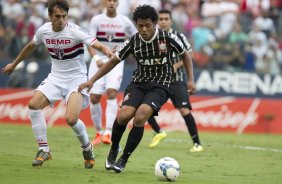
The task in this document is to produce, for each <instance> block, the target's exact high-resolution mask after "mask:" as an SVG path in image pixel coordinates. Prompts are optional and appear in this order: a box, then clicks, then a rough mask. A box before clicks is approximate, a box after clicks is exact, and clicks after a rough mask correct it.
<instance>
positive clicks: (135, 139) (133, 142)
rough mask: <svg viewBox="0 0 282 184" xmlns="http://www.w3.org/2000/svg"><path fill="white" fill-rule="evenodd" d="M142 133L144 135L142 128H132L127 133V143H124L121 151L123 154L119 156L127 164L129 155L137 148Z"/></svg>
mask: <svg viewBox="0 0 282 184" xmlns="http://www.w3.org/2000/svg"><path fill="white" fill-rule="evenodd" d="M143 133H144V127H135V126H133V128H132V129H131V131H130V132H129V135H128V138H127V142H126V145H125V148H124V150H123V154H122V156H121V158H122V159H123V160H124V161H126V162H127V160H128V158H129V157H130V155H131V154H132V153H133V151H134V150H135V148H136V147H137V146H138V144H139V143H140V141H141V140H142V137H143Z"/></svg>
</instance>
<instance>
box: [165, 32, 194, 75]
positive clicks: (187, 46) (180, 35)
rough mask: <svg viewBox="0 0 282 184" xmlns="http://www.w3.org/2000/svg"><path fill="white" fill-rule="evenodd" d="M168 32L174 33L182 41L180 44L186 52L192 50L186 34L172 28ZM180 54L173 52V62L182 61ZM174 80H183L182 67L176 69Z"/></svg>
mask: <svg viewBox="0 0 282 184" xmlns="http://www.w3.org/2000/svg"><path fill="white" fill-rule="evenodd" d="M169 32H170V33H173V34H175V35H176V36H177V37H178V38H179V40H180V41H181V42H182V44H183V45H184V47H185V49H186V50H187V51H188V52H192V47H191V44H190V43H189V42H188V40H187V38H186V36H185V35H184V34H183V33H179V32H178V31H176V30H174V29H170V30H169ZM182 60H183V59H182V56H180V55H179V54H176V53H173V63H177V62H180V61H182ZM175 80H176V81H184V80H185V73H184V67H183V66H182V67H179V68H178V69H177V71H176V74H175Z"/></svg>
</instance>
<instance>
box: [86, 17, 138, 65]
mask: <svg viewBox="0 0 282 184" xmlns="http://www.w3.org/2000/svg"><path fill="white" fill-rule="evenodd" d="M89 30H90V33H91V34H93V35H94V36H95V37H96V38H97V40H99V41H100V42H101V43H103V44H104V45H107V46H108V47H110V48H111V49H112V48H113V47H114V46H116V45H117V46H118V47H120V46H122V45H123V43H124V41H125V40H126V39H128V38H130V37H131V36H133V35H134V34H135V33H137V29H136V28H135V26H134V24H133V23H132V22H131V21H130V20H129V19H128V18H127V17H126V16H123V15H119V14H118V15H117V16H116V17H108V16H107V15H106V14H104V13H103V14H100V15H97V16H95V17H93V18H92V20H91V22H90V28H89ZM117 49H118V48H117ZM97 54H98V55H99V56H100V57H101V58H102V57H103V59H104V58H105V57H106V56H105V55H103V54H102V53H101V52H97Z"/></svg>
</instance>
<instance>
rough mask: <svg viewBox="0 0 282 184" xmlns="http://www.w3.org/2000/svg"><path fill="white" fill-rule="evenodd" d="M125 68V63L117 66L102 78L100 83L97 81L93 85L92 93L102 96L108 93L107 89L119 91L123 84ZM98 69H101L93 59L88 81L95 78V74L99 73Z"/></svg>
mask: <svg viewBox="0 0 282 184" xmlns="http://www.w3.org/2000/svg"><path fill="white" fill-rule="evenodd" d="M107 60H108V59H107ZM107 60H106V61H107ZM103 61H104V60H103ZM106 61H104V62H106ZM123 67H124V61H122V62H120V63H119V64H117V65H116V66H115V67H114V68H113V69H112V70H111V71H110V72H109V73H107V74H106V75H105V76H103V77H101V78H100V79H99V80H98V81H96V82H95V83H94V84H93V87H92V88H91V90H90V93H91V94H99V95H102V94H104V93H105V92H106V90H107V89H110V88H112V89H116V90H119V88H120V85H121V82H122V76H123ZM98 69H99V68H98V67H97V64H96V60H95V59H94V58H92V59H91V63H90V66H89V71H88V79H90V78H91V77H93V76H94V75H95V73H96V72H97V71H98Z"/></svg>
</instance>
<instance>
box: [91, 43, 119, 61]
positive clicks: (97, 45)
mask: <svg viewBox="0 0 282 184" xmlns="http://www.w3.org/2000/svg"><path fill="white" fill-rule="evenodd" d="M91 47H93V48H94V49H97V50H98V51H100V52H102V53H103V54H105V55H106V56H108V57H109V58H111V57H113V56H114V53H113V52H112V50H111V49H110V48H109V47H107V46H106V45H103V44H101V43H100V42H99V41H98V40H96V41H95V42H94V43H93V44H92V45H91Z"/></svg>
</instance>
